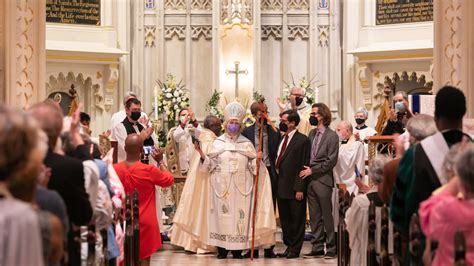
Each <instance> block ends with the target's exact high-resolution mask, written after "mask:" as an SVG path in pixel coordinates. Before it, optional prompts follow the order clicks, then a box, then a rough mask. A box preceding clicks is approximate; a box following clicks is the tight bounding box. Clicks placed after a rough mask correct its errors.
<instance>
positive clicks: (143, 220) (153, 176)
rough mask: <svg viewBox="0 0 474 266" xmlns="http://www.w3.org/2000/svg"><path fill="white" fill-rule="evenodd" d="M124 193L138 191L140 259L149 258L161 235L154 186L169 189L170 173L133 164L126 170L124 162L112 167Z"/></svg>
mask: <svg viewBox="0 0 474 266" xmlns="http://www.w3.org/2000/svg"><path fill="white" fill-rule="evenodd" d="M114 169H115V171H116V172H117V175H118V176H119V178H120V181H121V182H122V184H123V188H124V189H125V193H130V195H132V194H133V192H134V190H135V189H137V190H138V202H139V203H138V208H139V214H140V259H145V258H148V257H150V256H151V255H152V254H153V253H154V252H156V251H157V250H158V249H160V248H161V235H160V228H159V226H158V218H157V214H156V201H155V198H156V194H155V193H156V192H155V186H161V187H169V186H171V185H172V184H173V182H174V177H173V175H172V174H171V173H170V172H167V171H160V169H158V168H157V167H155V166H152V165H148V164H143V163H141V162H138V161H137V162H135V163H134V164H132V165H130V166H129V167H128V168H127V166H126V164H125V162H121V163H118V164H115V165H114Z"/></svg>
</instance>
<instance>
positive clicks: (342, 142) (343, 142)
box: [341, 139, 349, 145]
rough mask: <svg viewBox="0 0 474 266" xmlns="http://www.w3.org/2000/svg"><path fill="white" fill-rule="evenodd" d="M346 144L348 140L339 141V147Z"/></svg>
mask: <svg viewBox="0 0 474 266" xmlns="http://www.w3.org/2000/svg"><path fill="white" fill-rule="evenodd" d="M347 142H349V140H348V139H347V140H343V141H341V145H342V144H347Z"/></svg>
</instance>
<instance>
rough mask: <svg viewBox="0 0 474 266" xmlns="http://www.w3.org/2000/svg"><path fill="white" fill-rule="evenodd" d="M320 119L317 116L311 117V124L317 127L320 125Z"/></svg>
mask: <svg viewBox="0 0 474 266" xmlns="http://www.w3.org/2000/svg"><path fill="white" fill-rule="evenodd" d="M318 122H319V121H318V118H317V117H316V116H310V117H309V123H310V124H311V125H312V126H317V125H318Z"/></svg>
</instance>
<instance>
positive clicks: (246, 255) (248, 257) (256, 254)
mask: <svg viewBox="0 0 474 266" xmlns="http://www.w3.org/2000/svg"><path fill="white" fill-rule="evenodd" d="M250 254H251V251H250V250H249V251H247V253H245V254H244V258H246V259H250ZM253 258H254V259H258V249H255V250H254V251H253Z"/></svg>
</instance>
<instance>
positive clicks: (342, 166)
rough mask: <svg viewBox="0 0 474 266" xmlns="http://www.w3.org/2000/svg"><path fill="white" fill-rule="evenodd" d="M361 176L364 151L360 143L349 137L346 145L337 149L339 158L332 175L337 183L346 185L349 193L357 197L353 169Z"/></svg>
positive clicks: (363, 164)
mask: <svg viewBox="0 0 474 266" xmlns="http://www.w3.org/2000/svg"><path fill="white" fill-rule="evenodd" d="M356 166H357V169H358V170H359V172H360V173H361V174H363V173H364V169H365V151H364V146H363V144H362V142H360V141H356V140H355V138H354V136H351V138H350V139H349V141H348V142H347V143H346V144H341V146H340V147H339V157H338V159H337V164H336V166H335V167H334V170H333V174H334V178H335V180H336V182H337V183H343V184H346V186H347V190H348V191H349V193H354V194H355V195H357V193H358V192H359V189H358V187H357V185H356V184H355V179H356V175H355V167H356Z"/></svg>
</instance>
